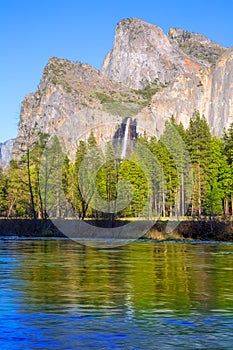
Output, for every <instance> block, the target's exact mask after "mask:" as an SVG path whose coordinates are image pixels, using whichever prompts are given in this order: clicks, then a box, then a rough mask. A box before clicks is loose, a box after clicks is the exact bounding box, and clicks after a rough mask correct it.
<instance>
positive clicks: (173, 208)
mask: <svg viewBox="0 0 233 350" xmlns="http://www.w3.org/2000/svg"><path fill="white" fill-rule="evenodd" d="M25 135H26V141H27V147H26V149H25V153H24V155H23V157H22V158H21V159H20V160H19V161H15V160H12V161H11V163H10V166H9V168H8V169H7V170H4V171H3V170H2V169H0V215H2V216H8V217H15V216H16V217H18V216H20V217H34V218H44V219H45V218H46V217H47V216H48V215H50V216H56V217H62V216H65V217H67V216H68V217H69V216H73V215H74V214H75V215H76V216H77V217H78V218H79V219H85V218H86V217H92V218H102V219H107V220H110V221H112V222H114V220H115V219H116V217H117V216H118V217H140V216H143V217H153V216H173V215H178V216H179V215H181V216H183V215H185V213H186V210H187V208H188V205H189V198H191V203H190V207H189V211H188V214H189V215H190V214H191V215H210V216H212V215H222V214H225V215H229V214H232V213H233V180H232V179H233V124H232V125H230V127H229V129H228V130H226V131H225V132H224V135H223V138H222V139H217V138H216V137H212V136H211V134H210V130H209V127H208V124H207V122H206V119H205V117H204V116H200V113H199V112H198V111H196V112H195V113H194V114H193V116H192V118H191V119H190V124H189V127H188V129H187V130H185V129H184V127H183V125H182V124H177V123H176V121H175V119H174V117H172V118H171V119H170V121H169V122H167V123H166V125H165V130H164V133H163V135H162V136H161V137H160V139H159V140H157V139H156V138H155V137H151V138H148V136H147V135H146V134H145V133H144V134H143V135H140V136H138V137H137V140H136V141H135V143H134V147H133V149H132V153H131V155H130V158H129V159H128V160H127V159H121V157H120V154H121V146H120V143H119V144H118V145H117V146H115V145H114V147H115V148H114V147H113V145H112V143H111V142H109V143H108V144H107V145H106V148H105V149H104V150H102V149H101V148H100V147H99V146H98V144H97V141H96V139H95V137H94V134H93V133H91V134H90V136H89V138H88V140H87V141H80V142H79V144H78V147H77V150H76V155H75V160H74V162H71V161H70V160H69V158H68V156H67V155H65V154H64V152H63V150H62V147H61V144H60V142H59V140H58V139H57V138H54V139H53V140H51V141H50V142H48V135H44V134H39V135H37V137H36V138H35V130H34V129H33V128H32V129H31V130H25ZM35 140H37V141H36V142H35ZM45 146H46V147H45ZM116 154H117V155H116ZM192 174H193V180H192Z"/></svg>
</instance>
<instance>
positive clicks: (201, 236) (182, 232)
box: [0, 218, 233, 241]
mask: <svg viewBox="0 0 233 350" xmlns="http://www.w3.org/2000/svg"><path fill="white" fill-rule="evenodd" d="M129 222H130V221H126V220H124V221H123V220H118V221H116V222H115V225H114V227H124V226H125V225H126V224H129ZM87 223H88V224H90V225H88V226H87V225H86V224H87ZM136 223H137V224H138V225H137V226H138V227H139V229H140V230H141V232H143V227H144V225H145V227H147V226H148V221H143V220H141V221H137V222H136ZM96 226H97V227H102V228H105V229H106V228H109V230H111V232H113V230H112V228H111V226H109V222H108V221H95V220H86V221H85V222H83V221H79V220H59V219H54V220H53V221H50V220H31V219H0V236H18V237H66V235H65V234H64V233H63V232H65V233H66V232H69V237H81V238H88V237H89V238H96V237H97V238H105V239H106V238H109V236H108V234H109V232H110V231H108V230H103V231H102V232H103V235H104V236H103V237H102V236H100V235H99V232H98V233H97V230H96ZM87 227H90V228H91V229H90V230H88V231H87ZM59 228H60V229H59ZM62 228H64V230H63V229H62ZM125 228H126V229H125V230H124V231H125V232H127V226H126V227H125ZM167 231H169V232H167ZM124 235H125V237H124ZM137 237H139V236H137ZM137 237H136V238H137ZM110 238H114V239H117V238H135V235H133V237H131V235H130V233H128V232H127V234H126V233H123V236H117V235H116V236H113V237H110ZM143 238H148V239H156V240H167V239H181V240H182V239H197V240H216V241H233V222H232V218H225V219H212V220H207V219H203V218H202V219H199V220H198V219H195V220H194V219H193V220H188V219H187V220H182V221H180V222H177V221H176V220H174V221H170V220H169V222H168V220H158V221H157V222H156V223H155V224H152V227H151V228H150V230H148V231H147V232H146V233H145V234H144V235H143Z"/></svg>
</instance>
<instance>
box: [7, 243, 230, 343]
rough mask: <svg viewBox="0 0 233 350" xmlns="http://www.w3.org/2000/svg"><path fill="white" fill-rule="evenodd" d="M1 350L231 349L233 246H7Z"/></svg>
mask: <svg viewBox="0 0 233 350" xmlns="http://www.w3.org/2000/svg"><path fill="white" fill-rule="evenodd" d="M0 264H1V266H0V282H1V289H0V349H3V350H6V349H11V350H12V349H13V350H15V349H19V350H23V349H46V350H47V349H59V350H63V349H70V350H73V349H126V350H128V349H145V350H147V349H162V350H163V349H211V350H212V349H218V350H221V349H232V348H233V244H214V243H213V244H191V243H189V244H188V243H171V242H169V243H153V242H134V243H131V244H128V245H125V246H122V247H119V248H114V249H112V250H97V249H94V248H91V247H86V246H82V245H79V244H77V243H75V242H73V241H69V240H0Z"/></svg>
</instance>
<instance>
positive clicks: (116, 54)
mask: <svg viewBox="0 0 233 350" xmlns="http://www.w3.org/2000/svg"><path fill="white" fill-rule="evenodd" d="M208 65H209V64H208V63H207V62H204V61H200V60H198V59H197V58H195V57H190V56H188V55H187V54H186V53H185V52H184V51H182V50H180V49H179V47H178V46H175V45H172V43H171V42H170V41H169V38H168V37H167V36H166V35H165V34H164V33H163V31H162V29H161V28H159V27H156V26H155V25H152V24H148V23H146V22H143V21H141V20H139V19H136V18H131V19H127V20H124V21H121V22H120V23H119V24H118V25H117V28H116V35H115V41H114V48H113V50H112V51H111V52H109V53H108V54H107V56H106V58H105V60H104V62H103V65H102V67H101V73H102V74H103V75H106V76H108V77H110V78H112V79H114V80H116V81H119V82H122V83H124V84H125V85H127V86H129V87H131V88H135V89H141V88H143V87H145V86H146V85H147V84H148V83H154V82H157V83H158V84H159V83H163V84H164V83H169V82H171V81H173V80H174V79H175V78H176V77H177V76H179V75H181V74H185V73H192V72H193V73H197V72H198V71H199V70H201V69H202V68H203V67H206V66H208Z"/></svg>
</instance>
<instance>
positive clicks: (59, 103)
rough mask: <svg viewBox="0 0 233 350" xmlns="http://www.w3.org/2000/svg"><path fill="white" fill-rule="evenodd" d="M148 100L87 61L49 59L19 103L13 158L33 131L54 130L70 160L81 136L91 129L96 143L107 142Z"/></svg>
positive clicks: (88, 132)
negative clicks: (34, 88)
mask: <svg viewBox="0 0 233 350" xmlns="http://www.w3.org/2000/svg"><path fill="white" fill-rule="evenodd" d="M146 104H147V98H146V97H145V96H143V95H142V94H138V93H137V92H136V91H134V90H132V89H129V88H127V87H126V86H124V85H123V84H121V83H118V82H115V81H113V80H111V79H109V78H108V77H105V76H103V75H101V74H100V72H99V71H98V70H96V69H95V68H93V67H91V66H89V65H87V64H82V63H76V62H70V61H68V60H63V59H59V58H51V59H50V60H49V62H48V64H47V66H46V67H45V69H44V72H43V76H42V79H41V81H40V84H39V87H38V89H37V91H36V92H35V93H34V94H29V95H28V96H26V97H25V99H24V101H23V103H22V107H21V115H20V125H19V129H18V137H17V141H16V143H15V147H14V150H13V154H14V157H17V152H18V150H19V148H20V147H19V144H20V143H23V142H25V140H26V139H27V135H28V134H33V129H36V130H38V131H40V132H42V133H44V134H49V135H51V134H56V135H57V136H58V137H59V139H60V140H62V141H63V143H64V147H65V149H66V151H68V152H69V154H70V156H71V158H73V156H74V152H75V150H76V147H77V144H78V141H79V140H80V139H86V138H87V137H88V136H89V135H90V133H91V131H93V132H94V134H95V137H96V138H97V141H98V142H102V141H103V142H105V141H109V140H110V139H111V138H112V137H113V136H114V134H115V133H116V131H117V129H118V128H119V127H120V124H121V122H122V117H126V116H127V117H128V116H134V115H137V114H138V111H140V110H141V109H142V108H143V107H144V106H145V105H146Z"/></svg>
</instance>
